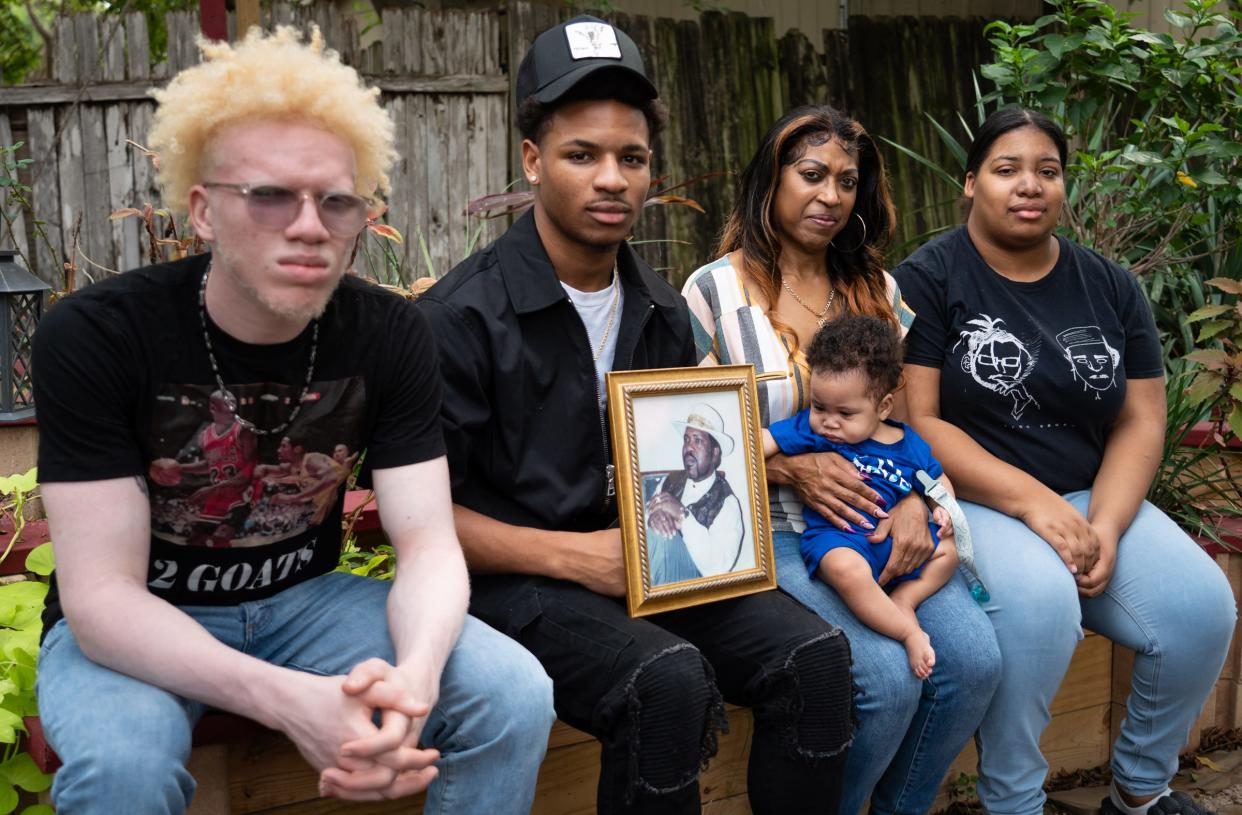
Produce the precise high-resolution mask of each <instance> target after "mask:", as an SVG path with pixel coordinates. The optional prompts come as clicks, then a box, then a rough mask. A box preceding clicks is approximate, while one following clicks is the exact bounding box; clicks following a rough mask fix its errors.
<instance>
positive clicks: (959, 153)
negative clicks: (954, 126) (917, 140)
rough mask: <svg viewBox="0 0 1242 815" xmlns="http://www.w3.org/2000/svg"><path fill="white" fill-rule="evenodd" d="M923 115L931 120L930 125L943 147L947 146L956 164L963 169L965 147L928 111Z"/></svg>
mask: <svg viewBox="0 0 1242 815" xmlns="http://www.w3.org/2000/svg"><path fill="white" fill-rule="evenodd" d="M924 115H926V116H927V121H929V122H931V125H932V127H934V128H935V129H936V133H937V134H939V136H940V141H941V142H943V143H944V146H945V148H947V149H948V151H949V152H950V153H952V154H953V158H954V160H956V161H957V163H958V166H960V167H961V168H962V169H963V170H965V169H966V148H965V147H963V146H962V145H961V144H960V143H959V142H958V140H957V139H955V138H954V137H953V134H952V133H950V132H949V131H948V130H945V128H944V126H943V125H941V124H940V122H937V121H936V120H935V119H934V118H933V117H932V115H931V114H930V113H927V114H924Z"/></svg>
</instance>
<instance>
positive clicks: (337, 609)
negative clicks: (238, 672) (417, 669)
mask: <svg viewBox="0 0 1242 815" xmlns="http://www.w3.org/2000/svg"><path fill="white" fill-rule="evenodd" d="M389 585H390V584H388V583H385V582H382V581H379V580H373V579H370V578H364V577H357V576H355V575H350V574H342V573H331V574H326V575H323V576H321V577H317V578H314V579H312V580H308V581H306V582H305V583H301V584H299V585H297V586H294V587H293V588H291V589H288V590H286V591H284V592H282V593H280V594H278V595H276V596H275V597H271V598H268V599H266V600H258V601H254V602H249V603H243V604H241V605H239V606H195V607H183V608H182V610H183V611H185V612H186V613H187V614H189V615H190V616H191V617H193V618H194V619H195V620H197V621H198V622H199V623H200V624H201V625H202V626H203V627H204V628H206V629H207V630H208V631H209V632H211V634H212V635H213V636H215V637H216V638H217V639H219V640H220V641H221V642H223V643H225V644H226V645H228V646H230V647H232V648H236V649H237V650H239V651H243V652H245V653H247V654H250V655H251V656H254V657H257V658H259V659H264V660H267V661H269V662H272V663H273V664H278V665H283V666H286V667H289V668H293V669H295V670H299V671H308V672H311V673H316V674H321V675H336V674H344V673H346V672H348V671H349V670H350V669H351V668H352V667H353V666H354V665H356V664H357V663H359V662H361V661H363V660H365V659H368V658H370V657H380V658H382V659H385V660H388V661H389V662H392V661H393V660H394V654H393V647H392V643H391V640H390V638H389V636H388V626H387V624H386V620H387V616H386V615H387V611H386V606H385V604H386V602H387V597H388V589H389ZM134 636H142V629H141V625H140V624H139V626H138V627H137V628H136V629H135V632H134ZM39 660H40V661H39V676H38V695H39V709H40V715H41V718H42V721H43V726H44V729H45V732H46V733H47V738H48V741H49V742H50V743H51V745H52V747H53V748H55V750H56V752H57V753H58V754H59V755H60V758H61V760H62V761H63V762H64V766H62V767H61V769H60V770H59V771H58V772H57V773H56V780H55V783H54V785H53V787H52V800H53V803H54V804H55V806H56V809H57V811H58V812H61V813H63V814H64V815H79V814H80V813H102V814H103V815H113V814H114V813H118V812H141V813H143V814H144V815H156V814H157V813H181V812H184V811H185V809H186V807H187V806H189V803H190V799H191V798H192V796H193V794H194V779H193V778H191V777H190V775H189V773H187V772H186V770H185V762H186V760H187V759H188V758H189V755H190V733H191V731H192V730H193V729H194V724H195V723H196V722H197V721H198V719H199V717H200V716H202V714H203V712H204V705H202V704H201V703H199V702H195V701H192V700H189V699H185V698H182V697H179V696H177V695H175V694H172V693H169V692H168V691H165V690H162V689H160V688H157V687H155V686H153V685H149V684H147V683H145V682H140V681H138V680H137V679H133V678H132V677H129V676H126V675H124V674H120V673H117V672H115V671H112V670H110V669H108V668H104V667H102V666H100V665H98V664H96V663H94V662H92V661H90V660H89V659H87V657H86V656H84V655H83V654H82V652H81V650H79V648H78V644H77V642H76V641H75V639H74V636H73V633H72V632H71V631H70V630H69V627H68V625H67V624H66V623H65V621H64V620H61V621H60V622H58V623H56V625H55V626H53V627H52V630H51V631H50V632H49V633H48V635H47V637H46V639H45V640H44V643H43V648H42V651H41V653H40V658H39ZM553 718H554V713H553V711H552V684H551V681H550V680H549V679H548V677H547V675H546V674H545V673H544V672H543V669H542V668H541V667H540V665H539V663H538V662H537V661H535V659H534V657H532V656H531V655H530V654H528V653H527V652H526V651H525V650H523V649H522V648H521V647H520V646H519V645H517V644H516V643H514V642H513V641H512V640H510V639H509V638H508V637H506V636H504V635H503V634H499V633H497V632H496V631H494V630H493V629H491V628H489V627H487V626H486V625H484V624H483V623H481V622H479V621H478V620H475V619H474V618H471V617H467V618H466V623H465V626H464V627H463V629H462V633H461V637H460V638H459V639H458V641H457V644H456V646H455V647H454V649H453V652H452V653H451V654H450V656H449V660H448V663H447V664H446V665H445V668H444V673H443V675H442V677H441V682H440V699H439V702H438V703H437V704H436V706H435V708H433V709H432V711H431V714H430V715H429V716H428V718H427V722H426V725H425V726H424V729H423V734H422V736H423V742H424V743H425V744H426V745H428V746H433V747H436V748H438V749H439V750H440V751H441V754H442V758H441V759H440V761H439V762H437V767H438V768H439V771H440V772H439V776H438V777H437V778H436V780H435V781H434V782H432V784H431V787H430V788H429V790H428V794H427V803H426V808H425V809H424V811H425V812H427V813H437V814H439V813H462V815H474V813H481V812H487V813H513V815H518V813H522V814H523V815H525V813H527V812H529V811H530V806H531V801H532V799H533V798H534V793H535V779H536V775H537V773H538V770H539V764H540V762H541V761H542V760H543V754H544V746H545V745H546V744H547V738H548V730H549V728H550V727H551V725H552V720H553Z"/></svg>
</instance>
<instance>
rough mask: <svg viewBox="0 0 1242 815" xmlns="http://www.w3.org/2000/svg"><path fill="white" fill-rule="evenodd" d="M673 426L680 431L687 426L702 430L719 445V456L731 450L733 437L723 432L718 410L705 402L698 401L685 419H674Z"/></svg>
mask: <svg viewBox="0 0 1242 815" xmlns="http://www.w3.org/2000/svg"><path fill="white" fill-rule="evenodd" d="M673 427H676V428H677V429H678V430H680V431H681V432H682V433H685V432H686V428H687V427H693V428H694V429H695V430H702V431H703V432H704V433H706V434H708V435H709V436H711V437H712V438H713V439H715V440H716V443H717V444H719V445H720V455H721V457H724V456H727V455H729V454H730V453H732V452H733V437H732V436H730V435H729V434H728V433H726V432H724V418H723V417H722V416H721V415H720V411H718V410H716V408H714V407H712V406H711V405H709V404H707V403H706V402H699V403H698V404H697V405H695V406H694V407H692V408H690V415H689V416H687V417H686V420H685V421H684V422H678V421H674V422H673Z"/></svg>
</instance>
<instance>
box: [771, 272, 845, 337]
mask: <svg viewBox="0 0 1242 815" xmlns="http://www.w3.org/2000/svg"><path fill="white" fill-rule="evenodd" d="M781 285H782V286H784V287H785V291H787V292H789V295H790V296H791V297H793V299H794V301H795V302H797V304H798V305H800V306H802V307H803V308H804V309H806V310H807V311H809V312H811V316H812V317H814V318H815V322H817V323H819V327H820V328H823V327H824V323H826V322H828V310H829V309H831V308H832V298H834V297H836V296H837V287H836V286H832V287H831V288H829V289H828V302H827V303H825V304H824V310H823V311H816V310H815V309H813V308H811V307H810V306H808V305H807V304H806V303H805V302H804V301H803V300H802V298H801V297H799V296H798V293H797V292H796V291H794V290H793V289H791V288H790V287H789V284H788V283H786V282H785V277H784V275H782V276H781Z"/></svg>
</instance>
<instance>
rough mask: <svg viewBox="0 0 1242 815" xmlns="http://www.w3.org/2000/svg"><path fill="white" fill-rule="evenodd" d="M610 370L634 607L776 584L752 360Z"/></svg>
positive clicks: (654, 608) (662, 606)
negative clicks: (707, 364) (734, 362)
mask: <svg viewBox="0 0 1242 815" xmlns="http://www.w3.org/2000/svg"><path fill="white" fill-rule="evenodd" d="M607 381H608V405H609V410H608V413H609V422H610V430H611V432H612V449H613V460H614V463H615V466H616V484H617V513H618V517H619V519H620V526H621V538H622V542H623V547H624V550H625V575H626V587H627V591H626V599H627V604H628V607H629V613H630V616H631V617H642V616H646V615H648V614H657V613H659V612H662V611H672V610H674V609H679V608H686V607H688V606H693V605H698V604H700V603H711V602H715V601H717V600H723V599H725V598H727V597H737V596H740V595H743V594H751V593H754V592H760V591H767V590H769V589H774V588H776V565H775V562H774V559H773V555H772V533H771V522H770V519H769V517H768V488H767V475H766V470H765V469H764V462H763V438H762V436H761V433H760V427H759V410H758V404H759V401H758V391H757V389H756V387H755V369H754V366H752V365H719V366H708V367H700V368H662V369H655V370H640V371H616V372H610V373H608V375H607ZM734 540H737V541H738V542H737V543H736V544H734V543H733V541H734Z"/></svg>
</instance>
